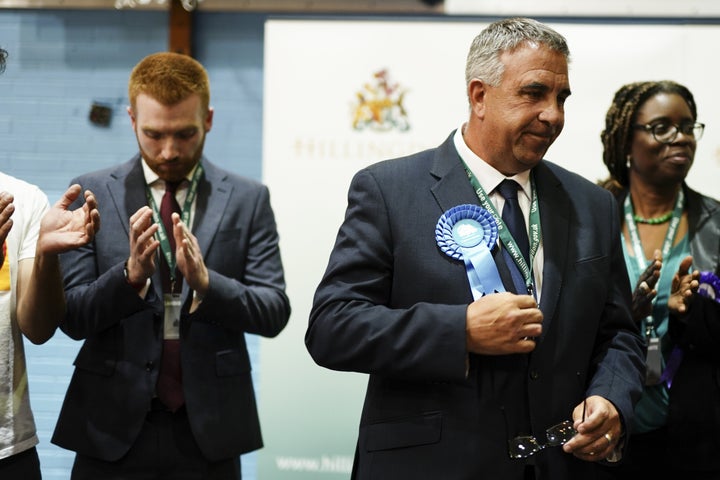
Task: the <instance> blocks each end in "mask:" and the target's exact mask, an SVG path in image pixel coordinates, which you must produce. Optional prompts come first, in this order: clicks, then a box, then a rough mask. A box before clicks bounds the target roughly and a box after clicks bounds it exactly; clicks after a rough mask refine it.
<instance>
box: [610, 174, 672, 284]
mask: <svg viewBox="0 0 720 480" xmlns="http://www.w3.org/2000/svg"><path fill="white" fill-rule="evenodd" d="M684 208H685V194H684V193H683V191H682V188H681V189H680V191H679V192H678V195H677V199H676V200H675V208H674V210H673V213H672V217H670V226H669V227H668V231H667V233H666V234H665V240H664V241H663V246H662V255H663V258H665V257H666V256H667V255H668V253H670V248H672V245H673V242H674V241H675V235H676V233H677V229H678V226H679V225H680V219H681V218H682V212H683V209H684ZM623 211H624V214H625V223H626V224H627V227H628V233H629V234H630V242H631V244H632V249H633V255H634V256H635V261H636V262H637V264H638V267H639V269H640V271H641V272H642V271H643V270H645V268H646V267H647V265H648V263H647V259H646V258H645V253H644V250H643V248H642V241H641V240H640V233H639V232H638V228H637V224H636V223H635V219H634V218H633V206H632V200H631V199H630V193H629V192H628V194H627V196H626V197H625V202H624V203H623Z"/></svg>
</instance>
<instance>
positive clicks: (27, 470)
mask: <svg viewBox="0 0 720 480" xmlns="http://www.w3.org/2000/svg"><path fill="white" fill-rule="evenodd" d="M0 478H1V479H2V480H40V479H41V478H42V475H41V474H40V459H39V458H38V454H37V450H36V449H35V447H32V448H29V449H27V450H25V451H22V452H20V453H16V454H15V455H11V456H9V457H7V458H3V459H0Z"/></svg>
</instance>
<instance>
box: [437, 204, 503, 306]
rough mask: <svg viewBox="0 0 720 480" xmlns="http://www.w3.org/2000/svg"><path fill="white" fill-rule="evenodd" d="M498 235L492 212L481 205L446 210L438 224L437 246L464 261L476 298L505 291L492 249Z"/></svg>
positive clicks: (460, 206)
mask: <svg viewBox="0 0 720 480" xmlns="http://www.w3.org/2000/svg"><path fill="white" fill-rule="evenodd" d="M497 239H498V227H497V223H496V222H495V219H494V218H493V216H492V214H491V213H490V212H488V211H487V210H485V209H484V208H482V207H480V206H478V205H472V204H464V205H458V206H456V207H453V208H451V209H450V210H448V211H446V212H445V213H443V214H442V215H441V216H440V218H439V219H438V222H437V225H436V226H435V240H436V241H437V245H438V247H440V250H441V251H442V252H444V253H445V254H446V255H447V256H449V257H450V258H453V259H455V260H461V261H462V262H464V263H465V271H466V272H467V276H468V281H469V282H470V290H471V292H472V296H473V299H475V300H477V299H478V298H480V297H482V296H484V295H485V294H487V293H495V292H504V291H505V287H504V286H503V283H502V280H501V279H500V274H499V273H498V271H497V266H496V265H495V261H494V260H493V256H492V254H491V253H490V250H492V248H493V246H495V242H497Z"/></svg>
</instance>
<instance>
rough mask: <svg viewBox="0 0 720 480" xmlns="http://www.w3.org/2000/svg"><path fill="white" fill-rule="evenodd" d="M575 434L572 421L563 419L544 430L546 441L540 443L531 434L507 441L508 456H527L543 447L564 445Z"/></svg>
mask: <svg viewBox="0 0 720 480" xmlns="http://www.w3.org/2000/svg"><path fill="white" fill-rule="evenodd" d="M576 434H577V430H575V429H574V428H573V422H571V421H570V420H565V421H564V422H562V423H558V424H557V425H553V426H552V427H550V428H548V429H547V430H545V437H546V438H547V442H546V443H540V442H539V441H538V439H537V438H535V437H533V436H532V435H524V436H519V437H515V438H513V439H512V440H510V441H509V442H508V453H509V454H510V458H528V457H530V456H532V455H535V454H536V453H537V452H539V451H540V450H542V449H543V448H547V447H559V446H560V445H565V444H566V443H567V442H568V441H569V440H570V439H571V438H572V437H574V436H575V435H576Z"/></svg>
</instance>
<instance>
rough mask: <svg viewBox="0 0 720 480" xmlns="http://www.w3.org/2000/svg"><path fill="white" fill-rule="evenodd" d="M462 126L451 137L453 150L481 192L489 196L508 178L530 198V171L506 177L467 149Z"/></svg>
mask: <svg viewBox="0 0 720 480" xmlns="http://www.w3.org/2000/svg"><path fill="white" fill-rule="evenodd" d="M464 126H465V125H464V124H463V125H461V126H460V128H458V129H457V130H455V135H454V136H453V142H454V143H455V149H456V150H457V151H458V154H459V155H460V158H461V159H462V161H463V162H465V165H467V167H468V168H469V169H470V171H471V172H472V173H473V175H475V178H477V180H478V182H480V185H481V186H482V188H483V190H485V192H486V193H488V194H490V193H492V192H493V190H495V188H496V187H497V186H498V185H500V182H502V181H503V180H505V179H506V178H509V179H511V180H515V181H516V182H518V183H519V184H520V187H522V190H523V192H524V193H525V195H526V196H527V198H531V193H532V191H531V190H532V189H531V186H530V170H525V171H523V172H520V173H518V174H516V175H513V176H512V177H506V176H505V175H503V174H502V173H500V172H499V171H498V170H496V169H495V168H494V167H492V166H491V165H490V164H489V163H487V162H486V161H485V160H483V159H482V158H480V157H479V156H478V155H477V154H476V153H475V152H473V151H472V150H470V147H468V146H467V143H465V138H463V134H462V132H463V128H464Z"/></svg>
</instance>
